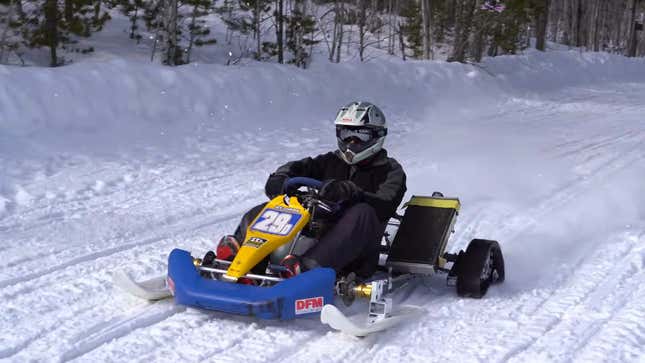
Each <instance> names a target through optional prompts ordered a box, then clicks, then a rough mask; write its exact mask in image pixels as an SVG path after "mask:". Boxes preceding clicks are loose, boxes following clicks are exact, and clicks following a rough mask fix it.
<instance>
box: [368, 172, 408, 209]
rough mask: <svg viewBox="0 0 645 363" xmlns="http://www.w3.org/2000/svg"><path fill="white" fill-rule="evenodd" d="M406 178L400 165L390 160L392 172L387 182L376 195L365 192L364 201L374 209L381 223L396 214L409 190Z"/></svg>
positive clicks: (388, 174)
mask: <svg viewBox="0 0 645 363" xmlns="http://www.w3.org/2000/svg"><path fill="white" fill-rule="evenodd" d="M405 181H406V176H405V172H404V171H403V168H402V167H401V165H400V164H399V163H397V162H396V161H394V160H390V171H389V172H388V173H387V178H386V179H385V181H384V182H383V183H382V184H381V185H379V187H378V189H377V190H376V192H375V193H370V192H367V191H364V192H363V201H365V202H366V203H367V204H369V205H371V206H372V207H374V209H375V210H376V215H377V216H378V218H379V220H381V221H388V220H389V219H390V218H391V217H392V216H393V215H394V213H395V212H396V208H398V206H399V204H401V201H402V200H403V195H404V194H405V191H406V190H407V187H406V185H405Z"/></svg>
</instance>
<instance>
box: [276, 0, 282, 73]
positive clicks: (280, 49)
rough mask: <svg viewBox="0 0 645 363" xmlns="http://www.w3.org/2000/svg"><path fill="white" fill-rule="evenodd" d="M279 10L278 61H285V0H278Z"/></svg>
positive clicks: (277, 15)
mask: <svg viewBox="0 0 645 363" xmlns="http://www.w3.org/2000/svg"><path fill="white" fill-rule="evenodd" d="M276 2H277V3H278V4H277V12H276V18H277V19H276V20H277V22H276V23H277V30H276V42H277V44H278V63H280V64H282V63H284V9H283V8H284V0H276Z"/></svg>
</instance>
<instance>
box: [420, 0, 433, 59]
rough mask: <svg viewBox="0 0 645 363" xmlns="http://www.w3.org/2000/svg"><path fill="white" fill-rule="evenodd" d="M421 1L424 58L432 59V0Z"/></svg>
mask: <svg viewBox="0 0 645 363" xmlns="http://www.w3.org/2000/svg"><path fill="white" fill-rule="evenodd" d="M420 1H421V26H422V28H423V29H421V36H422V38H423V39H422V40H423V59H430V16H431V12H430V0H420Z"/></svg>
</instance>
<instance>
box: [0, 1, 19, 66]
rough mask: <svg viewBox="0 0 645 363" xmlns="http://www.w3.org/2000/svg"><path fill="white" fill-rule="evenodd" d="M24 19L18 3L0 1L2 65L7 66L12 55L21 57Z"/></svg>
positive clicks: (0, 57) (0, 51) (0, 59)
mask: <svg viewBox="0 0 645 363" xmlns="http://www.w3.org/2000/svg"><path fill="white" fill-rule="evenodd" d="M22 18H23V16H22V14H21V8H20V7H19V6H18V2H17V1H11V0H0V64H7V63H8V62H9V57H10V55H11V54H12V53H14V54H16V55H18V57H20V54H19V49H20V45H21V37H20V27H21V26H22V25H23V19H22Z"/></svg>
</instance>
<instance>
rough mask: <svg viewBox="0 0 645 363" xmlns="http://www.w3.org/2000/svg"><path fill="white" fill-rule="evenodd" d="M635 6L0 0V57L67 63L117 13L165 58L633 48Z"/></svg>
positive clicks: (133, 34) (428, 0)
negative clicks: (217, 51) (214, 50)
mask: <svg viewBox="0 0 645 363" xmlns="http://www.w3.org/2000/svg"><path fill="white" fill-rule="evenodd" d="M644 14H645V1H642V0H348V1H346V0H331V1H330V0H0V64H15V65H30V61H29V55H30V53H31V52H33V51H34V50H37V49H38V50H39V51H41V52H43V51H46V52H47V54H48V57H47V58H48V62H47V63H48V65H49V66H52V67H55V66H61V65H64V64H68V63H69V60H68V59H67V58H68V57H66V56H65V55H66V54H70V53H81V54H84V53H92V52H93V51H95V50H97V49H100V48H101V47H102V45H103V44H102V43H101V41H92V39H93V37H95V35H96V34H97V33H99V32H101V31H102V30H104V28H105V27H106V26H107V25H108V24H109V22H110V21H111V20H112V19H113V18H115V17H122V18H126V19H127V24H128V28H127V29H124V31H122V34H123V37H124V38H126V37H127V38H129V39H127V40H126V42H127V41H130V42H134V43H136V44H143V45H145V46H147V47H148V48H147V49H148V51H149V54H150V60H151V61H153V62H161V63H163V64H166V65H169V66H177V65H182V64H188V63H191V61H192V59H191V55H192V54H193V51H194V49H196V48H197V47H208V46H218V45H220V46H221V45H228V46H233V45H235V46H237V48H239V49H240V52H239V54H237V55H236V56H235V57H231V58H230V59H228V60H227V61H226V62H227V63H231V62H233V63H234V62H236V61H238V60H239V59H240V58H251V59H255V60H259V61H268V62H277V63H290V64H293V65H296V66H298V67H302V68H306V67H307V66H308V64H309V63H310V62H311V59H312V54H313V53H314V52H316V51H319V52H320V53H322V54H324V55H325V57H326V58H327V59H328V61H329V62H334V63H340V62H343V61H344V60H346V59H347V58H351V59H359V60H360V61H361V62H363V61H369V60H370V59H371V58H372V57H374V54H377V55H382V54H388V55H391V56H396V57H401V58H402V59H404V60H407V59H428V60H430V59H444V60H448V61H456V62H480V61H481V60H482V58H483V57H487V56H488V57H494V56H498V55H504V54H517V53H518V52H521V51H522V50H524V49H526V48H529V47H534V48H536V49H539V50H545V49H547V47H548V44H549V42H551V43H557V44H560V45H563V46H567V47H571V48H576V49H580V50H581V51H593V52H598V51H603V52H610V53H615V54H622V55H625V56H629V57H642V56H643V55H645V37H644V35H643V34H644V33H643V31H642V30H643V20H644ZM218 27H219V30H220V31H219V32H216V31H215V30H216V29H217V28H218ZM216 33H217V36H216ZM368 50H369V51H368Z"/></svg>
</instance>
